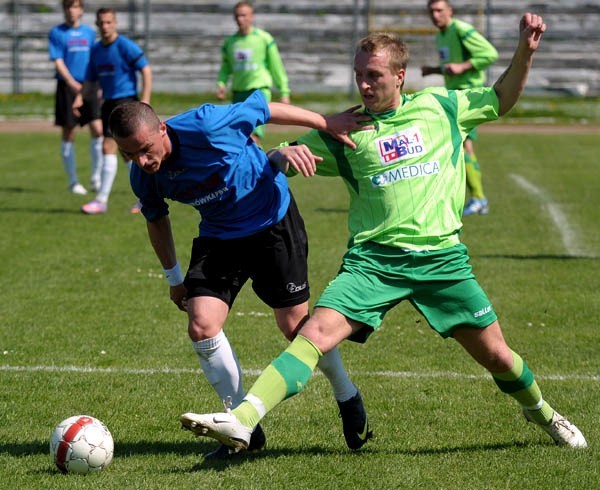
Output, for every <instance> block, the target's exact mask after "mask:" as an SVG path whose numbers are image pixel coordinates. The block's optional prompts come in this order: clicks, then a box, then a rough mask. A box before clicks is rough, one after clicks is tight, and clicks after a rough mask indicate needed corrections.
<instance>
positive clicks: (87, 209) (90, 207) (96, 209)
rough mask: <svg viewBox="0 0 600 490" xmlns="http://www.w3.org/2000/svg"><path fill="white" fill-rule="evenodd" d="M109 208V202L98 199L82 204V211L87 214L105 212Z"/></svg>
mask: <svg viewBox="0 0 600 490" xmlns="http://www.w3.org/2000/svg"><path fill="white" fill-rule="evenodd" d="M107 210H108V206H107V204H106V203H105V202H101V201H98V200H96V199H94V200H93V201H90V202H88V203H87V204H84V205H83V206H81V211H82V212H84V213H85V214H103V213H106V211H107Z"/></svg>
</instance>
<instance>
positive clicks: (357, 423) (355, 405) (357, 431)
mask: <svg viewBox="0 0 600 490" xmlns="http://www.w3.org/2000/svg"><path fill="white" fill-rule="evenodd" d="M337 404H338V407H339V409H340V417H341V418H342V427H343V429H344V438H345V439H346V444H347V445H348V447H349V448H350V449H360V448H361V447H362V446H363V445H364V443H365V442H367V441H368V440H369V439H370V438H371V437H372V436H373V431H371V430H370V429H369V419H368V418H367V412H366V411H365V406H364V405H363V401H362V397H361V396H360V391H358V392H357V393H356V395H354V396H353V397H352V398H350V399H349V400H346V401H344V402H339V401H338V402H337Z"/></svg>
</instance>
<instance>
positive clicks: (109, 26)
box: [73, 8, 152, 214]
mask: <svg viewBox="0 0 600 490" xmlns="http://www.w3.org/2000/svg"><path fill="white" fill-rule="evenodd" d="M96 25H97V26H98V30H99V31H100V41H98V42H97V43H96V44H95V45H94V46H93V48H92V51H91V54H90V64H89V66H88V70H87V72H86V75H85V82H84V86H83V92H84V96H85V95H87V94H89V92H90V91H91V90H93V89H94V86H95V83H96V82H99V83H100V86H101V87H102V95H103V99H104V102H103V103H102V124H103V128H104V143H103V145H102V152H103V162H102V173H101V176H102V177H101V183H100V189H99V191H98V194H97V195H96V198H95V199H94V200H93V201H90V202H88V203H87V204H84V205H83V206H82V207H81V210H82V211H83V212H84V213H86V214H101V213H106V211H107V210H108V198H109V196H110V191H111V189H112V185H113V182H114V180H115V177H116V175H117V165H118V159H117V144H116V143H115V140H114V139H113V137H112V133H111V132H110V128H109V126H108V117H109V116H110V113H111V111H112V110H113V109H114V108H115V107H116V106H118V105H119V104H122V103H124V102H128V101H132V100H137V98H138V95H137V72H140V73H141V75H142V92H141V100H142V101H143V102H147V103H150V94H151V91H152V71H151V70H150V66H149V65H148V61H147V60H146V57H145V56H144V52H143V51H142V49H141V48H140V47H139V46H138V45H137V44H136V43H135V42H133V41H132V40H131V39H129V38H128V37H125V36H123V35H120V34H119V33H118V32H117V14H116V12H115V10H114V9H112V8H100V9H98V11H97V12H96ZM82 104H83V97H82V95H81V94H80V95H78V96H77V97H76V98H75V101H74V103H73V108H74V110H75V113H76V114H79V111H80V108H81V106H82ZM131 211H132V212H139V207H138V206H137V205H136V206H134V207H133V208H132V210H131Z"/></svg>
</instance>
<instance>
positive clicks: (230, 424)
mask: <svg viewBox="0 0 600 490" xmlns="http://www.w3.org/2000/svg"><path fill="white" fill-rule="evenodd" d="M179 420H180V422H181V426H182V428H183V429H186V430H189V431H191V432H193V433H194V434H195V435H197V436H205V437H212V438H213V439H216V440H217V441H219V442H221V443H222V444H225V445H226V446H230V447H233V448H238V449H248V446H249V445H250V438H251V437H252V429H251V428H250V427H246V426H245V425H242V423H241V422H240V421H239V420H238V418H237V417H236V416H235V415H234V414H233V413H232V412H231V410H229V409H228V410H226V411H225V412H219V413H207V414H198V413H191V412H188V413H184V414H183V415H182V416H181V417H180V418H179Z"/></svg>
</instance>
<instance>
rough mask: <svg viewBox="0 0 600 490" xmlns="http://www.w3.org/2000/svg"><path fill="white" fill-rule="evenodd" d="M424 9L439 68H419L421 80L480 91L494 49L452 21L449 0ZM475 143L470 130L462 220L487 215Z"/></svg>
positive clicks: (435, 1)
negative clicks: (434, 78) (435, 77)
mask: <svg viewBox="0 0 600 490" xmlns="http://www.w3.org/2000/svg"><path fill="white" fill-rule="evenodd" d="M427 6H428V8H429V15H430V17H431V21H432V22H433V24H434V25H435V27H437V28H438V29H439V32H438V33H437V34H436V36H435V45H436V47H437V49H438V52H439V55H440V64H439V65H437V66H422V67H421V72H422V74H423V76H427V75H431V74H441V75H443V76H444V83H445V85H446V88H449V89H455V90H459V89H465V88H474V87H483V86H484V84H485V70H487V68H488V67H489V66H490V65H491V64H492V63H494V62H495V61H496V60H497V59H498V51H496V48H494V46H492V44H491V43H490V42H489V41H488V40H487V39H486V38H485V37H483V36H482V35H481V34H480V33H479V32H477V30H476V29H475V28H474V27H473V26H472V25H471V24H467V23H466V22H463V21H460V20H458V19H454V18H453V17H452V15H453V10H452V5H450V1H449V0H429V1H428V2H427ZM476 139H477V130H476V129H474V130H473V131H471V132H470V133H469V134H468V135H467V136H466V138H465V141H464V149H465V163H466V172H467V188H468V190H469V194H470V196H471V198H470V199H469V201H468V202H467V204H466V206H465V208H464V211H463V215H464V216H468V215H471V214H487V213H488V212H489V205H488V199H487V197H486V196H485V192H484V190H483V183H482V179H481V168H480V166H479V162H478V161H477V156H476V155H475V149H474V144H473V142H474V141H475V140H476Z"/></svg>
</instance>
